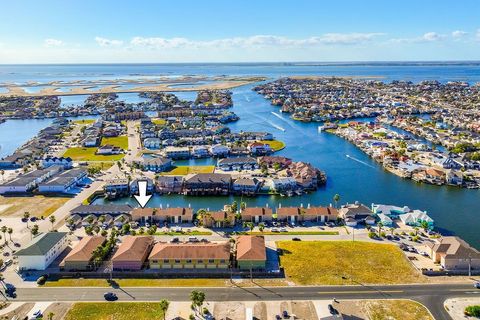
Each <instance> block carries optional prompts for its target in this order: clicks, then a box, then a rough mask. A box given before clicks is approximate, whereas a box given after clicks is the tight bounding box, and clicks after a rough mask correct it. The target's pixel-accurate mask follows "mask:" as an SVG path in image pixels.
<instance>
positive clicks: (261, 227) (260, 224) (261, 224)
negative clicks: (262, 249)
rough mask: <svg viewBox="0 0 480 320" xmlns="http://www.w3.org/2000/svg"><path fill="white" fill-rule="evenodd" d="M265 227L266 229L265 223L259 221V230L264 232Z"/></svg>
mask: <svg viewBox="0 0 480 320" xmlns="http://www.w3.org/2000/svg"><path fill="white" fill-rule="evenodd" d="M263 229H265V224H264V223H263V222H262V223H259V224H258V230H260V232H263Z"/></svg>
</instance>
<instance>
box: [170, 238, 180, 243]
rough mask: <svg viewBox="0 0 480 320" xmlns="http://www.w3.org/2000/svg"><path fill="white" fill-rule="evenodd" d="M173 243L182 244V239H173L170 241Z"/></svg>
mask: <svg viewBox="0 0 480 320" xmlns="http://www.w3.org/2000/svg"><path fill="white" fill-rule="evenodd" d="M170 242H171V243H178V242H180V239H179V238H173V239H172V240H170Z"/></svg>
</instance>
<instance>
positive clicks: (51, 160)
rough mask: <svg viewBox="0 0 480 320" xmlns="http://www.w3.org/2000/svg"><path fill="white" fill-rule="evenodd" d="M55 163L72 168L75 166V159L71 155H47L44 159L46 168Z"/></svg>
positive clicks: (43, 164) (43, 165)
mask: <svg viewBox="0 0 480 320" xmlns="http://www.w3.org/2000/svg"><path fill="white" fill-rule="evenodd" d="M55 165H60V166H63V168H64V169H70V168H72V167H73V160H72V158H70V157H66V158H64V157H46V158H44V159H43V160H42V167H44V168H48V167H51V166H55Z"/></svg>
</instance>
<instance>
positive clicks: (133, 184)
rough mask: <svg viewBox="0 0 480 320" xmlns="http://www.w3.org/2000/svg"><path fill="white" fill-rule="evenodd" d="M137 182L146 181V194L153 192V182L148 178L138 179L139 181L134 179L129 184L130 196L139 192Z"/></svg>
mask: <svg viewBox="0 0 480 320" xmlns="http://www.w3.org/2000/svg"><path fill="white" fill-rule="evenodd" d="M139 181H147V194H152V193H153V191H154V190H155V185H154V184H153V180H152V179H150V178H146V177H143V178H140V179H135V180H133V181H132V182H130V185H129V189H130V194H131V195H134V194H136V195H138V194H139V190H138V182H139Z"/></svg>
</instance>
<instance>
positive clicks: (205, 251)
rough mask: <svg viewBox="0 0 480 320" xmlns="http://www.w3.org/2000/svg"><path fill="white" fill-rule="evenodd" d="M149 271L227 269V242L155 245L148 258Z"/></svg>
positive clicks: (228, 264)
mask: <svg viewBox="0 0 480 320" xmlns="http://www.w3.org/2000/svg"><path fill="white" fill-rule="evenodd" d="M148 262H149V265H150V269H227V268H228V267H229V266H230V243H229V242H220V243H214V242H207V243H205V242H196V243H192V242H187V243H167V242H159V243H157V244H156V245H155V246H154V247H153V249H152V252H151V253H150V256H149V257H148Z"/></svg>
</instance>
